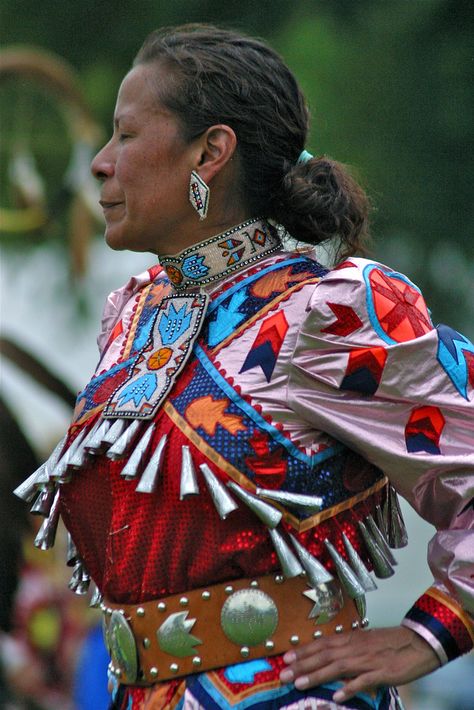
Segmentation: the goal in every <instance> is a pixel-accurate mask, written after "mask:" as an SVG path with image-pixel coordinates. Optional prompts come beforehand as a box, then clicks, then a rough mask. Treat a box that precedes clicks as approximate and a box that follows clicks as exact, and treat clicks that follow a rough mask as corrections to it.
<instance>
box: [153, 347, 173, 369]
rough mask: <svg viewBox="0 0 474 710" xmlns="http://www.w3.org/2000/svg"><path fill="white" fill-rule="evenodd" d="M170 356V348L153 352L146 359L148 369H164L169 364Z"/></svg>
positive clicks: (171, 352)
mask: <svg viewBox="0 0 474 710" xmlns="http://www.w3.org/2000/svg"><path fill="white" fill-rule="evenodd" d="M172 354H173V351H172V349H171V348H160V349H159V350H155V352H154V353H152V354H151V355H150V357H149V358H148V362H147V367H148V369H149V370H159V369H160V368H161V367H164V366H165V365H166V363H167V362H169V359H170V357H171V355H172Z"/></svg>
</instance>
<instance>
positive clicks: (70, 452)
mask: <svg viewBox="0 0 474 710" xmlns="http://www.w3.org/2000/svg"><path fill="white" fill-rule="evenodd" d="M85 435H86V430H85V429H83V430H82V431H80V432H79V434H78V435H77V436H76V438H75V439H74V441H73V442H72V443H71V444H70V445H69V447H68V448H67V449H66V451H65V452H64V454H63V455H62V456H61V458H60V459H59V461H58V463H57V464H56V466H55V467H54V469H52V470H51V473H50V478H53V479H55V480H57V481H60V482H61V483H66V482H67V481H69V480H70V477H71V474H70V472H69V473H68V470H67V469H68V466H69V461H70V460H71V458H72V457H73V456H74V454H75V452H76V451H77V449H78V448H79V446H80V445H81V442H82V440H83V439H84V437H85Z"/></svg>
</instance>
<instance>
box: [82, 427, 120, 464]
mask: <svg viewBox="0 0 474 710" xmlns="http://www.w3.org/2000/svg"><path fill="white" fill-rule="evenodd" d="M113 423H114V422H113V420H111V419H98V420H97V422H96V424H95V426H94V427H93V429H92V431H91V433H90V435H89V436H88V437H87V441H85V442H84V448H85V450H86V451H87V453H88V454H91V456H96V455H97V454H99V453H102V451H104V450H105V448H106V447H105V446H104V445H103V443H102V439H103V438H104V436H105V435H106V434H107V432H108V431H109V429H110V428H111V426H112V424H113Z"/></svg>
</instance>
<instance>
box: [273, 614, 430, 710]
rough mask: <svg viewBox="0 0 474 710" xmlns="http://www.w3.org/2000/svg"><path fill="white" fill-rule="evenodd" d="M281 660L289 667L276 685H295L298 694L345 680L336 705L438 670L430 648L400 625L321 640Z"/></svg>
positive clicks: (412, 632)
mask: <svg viewBox="0 0 474 710" xmlns="http://www.w3.org/2000/svg"><path fill="white" fill-rule="evenodd" d="M283 660H284V661H285V662H286V663H287V664H288V667H287V668H284V669H283V670H282V672H281V673H280V680H281V681H282V683H290V682H292V681H294V684H295V686H296V688H298V689H299V690H304V689H305V688H311V687H313V686H315V685H320V684H322V683H330V682H332V681H335V680H339V681H344V685H343V687H342V688H340V689H338V690H337V691H336V692H335V693H334V697H333V700H334V702H336V703H339V702H343V701H344V700H347V699H348V698H351V697H352V696H353V695H355V694H356V693H360V692H370V691H372V690H375V689H376V688H377V687H378V686H380V685H403V684H404V683H409V682H410V681H412V680H416V678H420V677H421V676H423V675H426V674H428V673H431V671H434V670H435V669H436V668H438V667H439V665H440V663H439V659H438V657H437V655H436V653H435V652H434V651H433V649H432V648H431V646H430V645H429V644H428V643H427V642H426V641H424V640H423V639H422V638H421V636H419V635H418V634H416V633H415V632H414V631H412V630H411V629H408V628H406V627H404V626H396V627H393V628H386V629H373V630H370V631H368V630H367V631H366V630H357V631H351V632H349V633H345V634H334V635H332V636H328V637H322V638H320V639H318V640H317V641H313V642H312V643H309V644H307V645H305V646H301V648H299V649H297V650H291V651H288V652H287V653H286V654H285V655H284V657H283Z"/></svg>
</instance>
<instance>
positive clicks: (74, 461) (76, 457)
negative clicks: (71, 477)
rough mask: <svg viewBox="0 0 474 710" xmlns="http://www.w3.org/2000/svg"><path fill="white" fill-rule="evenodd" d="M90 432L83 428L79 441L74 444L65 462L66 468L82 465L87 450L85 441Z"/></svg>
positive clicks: (85, 458) (77, 467)
mask: <svg viewBox="0 0 474 710" xmlns="http://www.w3.org/2000/svg"><path fill="white" fill-rule="evenodd" d="M89 433H90V432H87V431H86V429H83V430H82V432H81V434H82V436H81V434H80V435H79V436H81V441H80V442H79V444H76V446H75V448H74V452H73V453H72V454H70V456H69V459H68V462H67V468H69V469H71V468H73V469H76V470H78V469H80V468H82V467H83V466H84V464H85V463H86V460H87V456H88V452H87V451H86V448H85V442H86V441H87V438H88V436H89Z"/></svg>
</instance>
